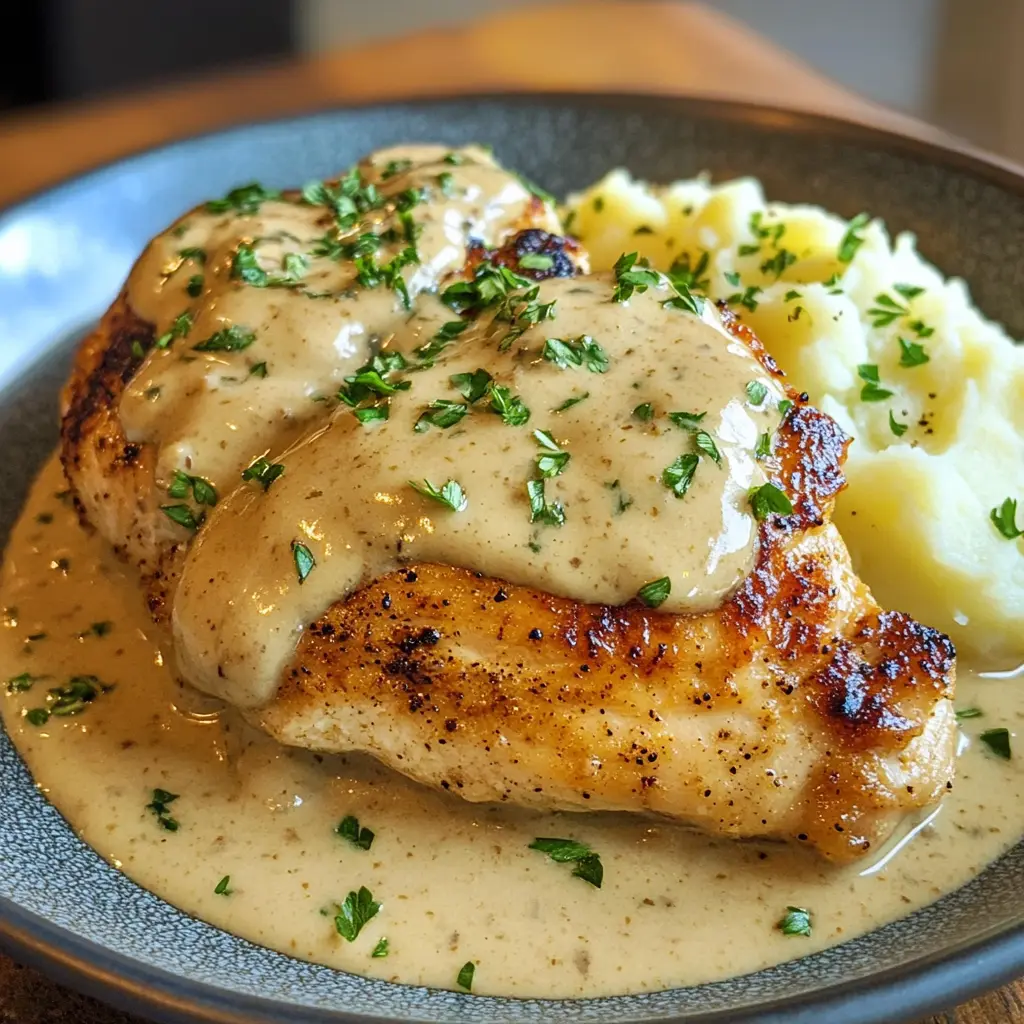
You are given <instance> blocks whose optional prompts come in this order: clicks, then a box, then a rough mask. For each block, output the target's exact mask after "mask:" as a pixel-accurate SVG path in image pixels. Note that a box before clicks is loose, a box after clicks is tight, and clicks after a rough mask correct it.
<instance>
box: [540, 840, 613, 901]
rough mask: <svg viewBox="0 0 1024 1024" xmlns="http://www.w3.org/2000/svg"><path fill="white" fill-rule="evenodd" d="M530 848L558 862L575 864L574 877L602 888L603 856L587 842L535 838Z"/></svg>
mask: <svg viewBox="0 0 1024 1024" xmlns="http://www.w3.org/2000/svg"><path fill="white" fill-rule="evenodd" d="M529 848H530V849H531V850H538V851H540V852H541V853H546V854H547V855H548V856H549V857H550V858H551V859H552V860H553V861H554V862H555V863H556V864H575V865H576V866H575V868H573V872H572V874H573V877H574V878H582V879H583V881H584V882H589V883H590V884H591V885H592V886H594V887H595V888H597V889H600V888H601V882H602V881H603V880H604V867H603V866H602V864H601V857H600V855H599V854H596V853H594V851H593V850H592V849H591V848H590V847H589V846H587V844H586V843H580V842H577V841H576V840H575V839H544V838H541V839H534V841H533V842H532V843H530V846H529Z"/></svg>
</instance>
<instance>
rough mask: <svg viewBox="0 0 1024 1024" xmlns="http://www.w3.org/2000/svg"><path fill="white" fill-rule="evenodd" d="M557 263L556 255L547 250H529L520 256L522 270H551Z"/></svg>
mask: <svg viewBox="0 0 1024 1024" xmlns="http://www.w3.org/2000/svg"><path fill="white" fill-rule="evenodd" d="M554 265H555V258H554V256H549V255H548V254H547V253H545V252H528V253H524V254H523V255H522V256H520V257H519V266H520V268H521V269H522V270H550V269H551V268H552V267H553V266H554Z"/></svg>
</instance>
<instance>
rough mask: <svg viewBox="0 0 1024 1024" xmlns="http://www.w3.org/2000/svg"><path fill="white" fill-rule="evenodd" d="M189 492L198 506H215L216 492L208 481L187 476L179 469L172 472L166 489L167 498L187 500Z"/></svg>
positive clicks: (198, 477)
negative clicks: (172, 474)
mask: <svg viewBox="0 0 1024 1024" xmlns="http://www.w3.org/2000/svg"><path fill="white" fill-rule="evenodd" d="M189 492H191V493H192V497H193V498H194V499H195V500H196V501H197V502H198V503H199V504H200V505H211V506H212V505H216V504H217V491H216V489H215V488H214V486H213V484H211V483H210V481H209V480H206V479H204V478H203V477H201V476H189V474H188V473H183V472H182V471H181V470H180V469H176V470H175V471H174V476H173V477H172V478H171V483H170V486H169V487H168V488H167V496H168V497H169V498H187V497H188V496H189Z"/></svg>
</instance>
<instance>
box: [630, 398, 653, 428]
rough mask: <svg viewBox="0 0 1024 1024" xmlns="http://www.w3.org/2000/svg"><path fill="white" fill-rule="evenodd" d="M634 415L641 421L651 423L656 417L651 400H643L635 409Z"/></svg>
mask: <svg viewBox="0 0 1024 1024" xmlns="http://www.w3.org/2000/svg"><path fill="white" fill-rule="evenodd" d="M633 417H634V418H635V419H638V420H639V421H640V422H641V423H650V422H651V420H653V419H654V406H653V405H652V404H651V403H650V402H641V403H640V404H639V405H638V406H636V407H635V408H634V409H633Z"/></svg>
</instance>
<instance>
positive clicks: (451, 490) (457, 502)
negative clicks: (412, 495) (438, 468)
mask: <svg viewBox="0 0 1024 1024" xmlns="http://www.w3.org/2000/svg"><path fill="white" fill-rule="evenodd" d="M409 486H410V487H411V488H412V489H413V490H414V491H417V492H418V493H420V494H422V495H423V497H425V498H430V499H432V500H433V501H436V502H438V503H439V504H441V505H444V506H445V508H449V509H451V510H452V511H453V512H464V511H465V510H466V507H467V506H468V505H469V499H468V498H467V497H466V492H465V491H464V490H463V489H462V485H461V484H460V483H459V482H458V481H457V480H448V481H447V482H445V483H443V484H442V485H441V486H440V488H438V487H435V486H434V485H433V484H432V483H431V482H430V481H429V480H424V481H423V483H422V484H418V483H416V482H415V481H414V480H410V481H409Z"/></svg>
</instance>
